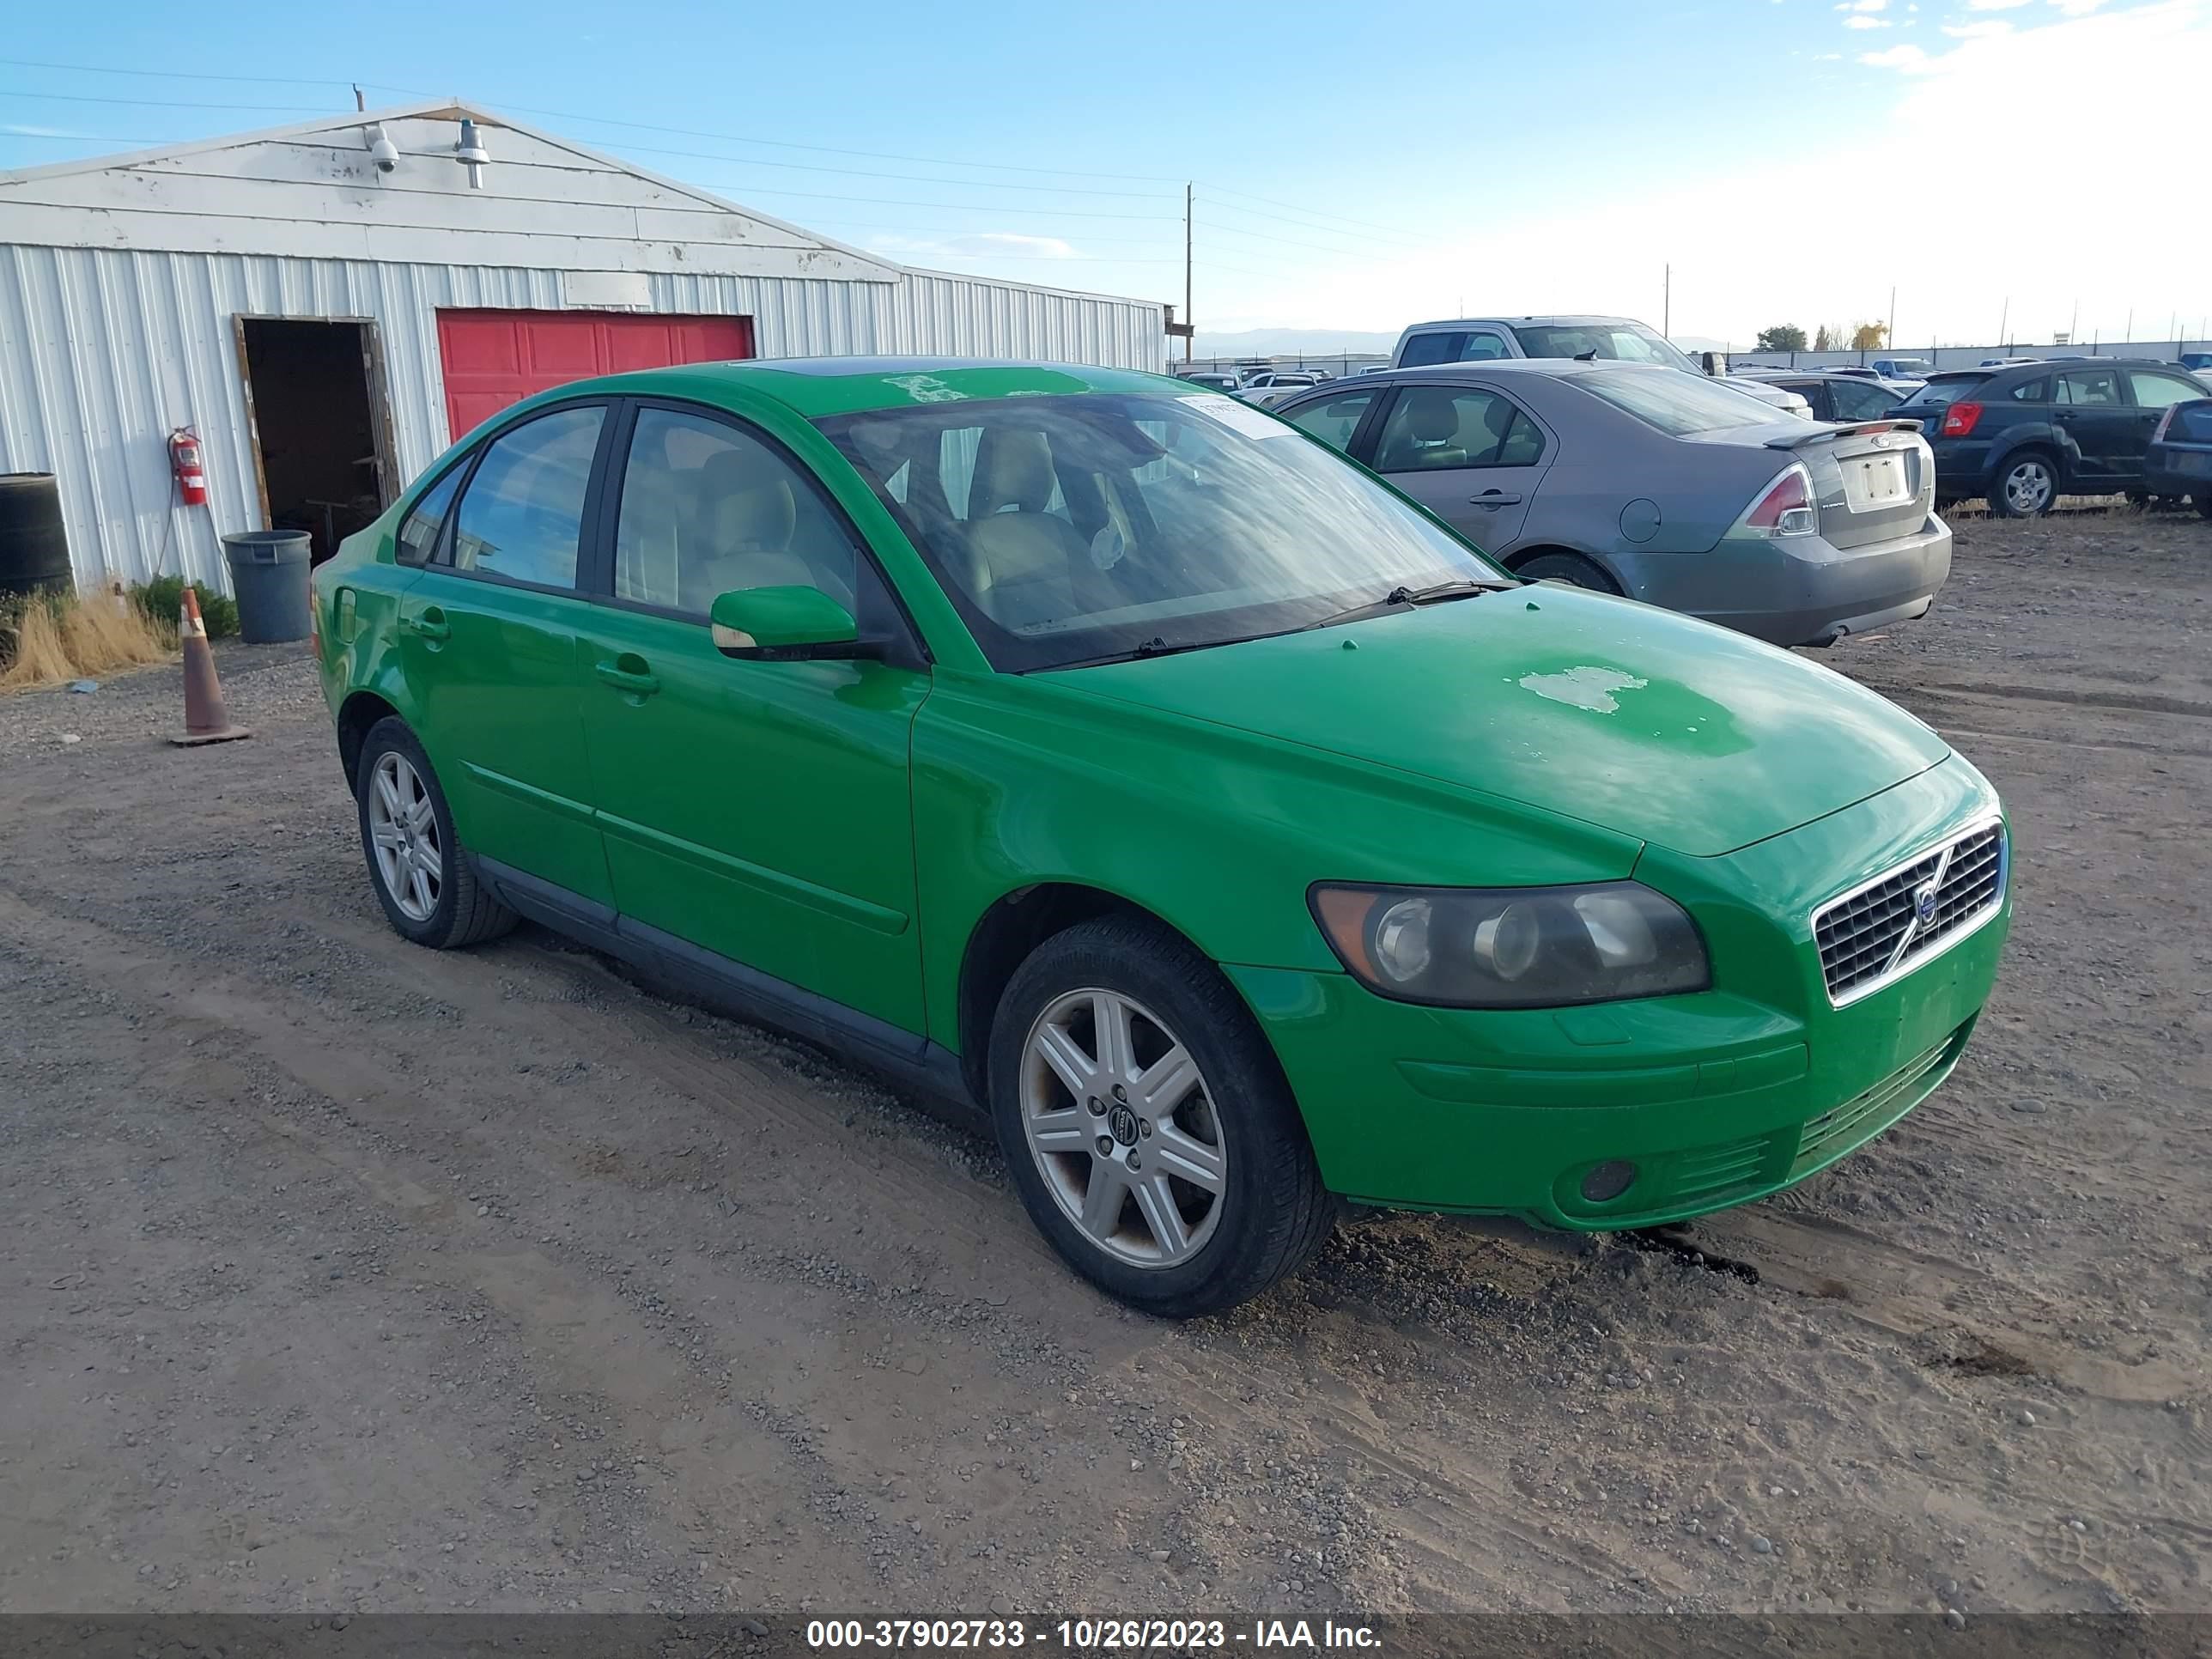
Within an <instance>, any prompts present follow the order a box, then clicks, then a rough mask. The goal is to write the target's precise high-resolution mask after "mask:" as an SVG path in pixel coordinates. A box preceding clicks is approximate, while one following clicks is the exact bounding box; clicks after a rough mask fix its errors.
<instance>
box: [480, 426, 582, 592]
mask: <svg viewBox="0 0 2212 1659" xmlns="http://www.w3.org/2000/svg"><path fill="white" fill-rule="evenodd" d="M606 417H607V411H606V410H605V408H603V407H601V406H599V405H598V404H592V405H590V406H587V407H585V408H581V409H562V410H555V411H554V412H553V413H552V414H550V415H541V416H538V418H537V419H535V420H532V421H525V422H523V423H522V424H521V425H520V426H517V427H510V428H508V429H507V431H505V432H502V433H501V434H500V435H499V436H498V437H496V438H495V439H493V440H492V441H491V442H490V443H489V445H487V446H486V447H485V449H484V456H483V460H482V461H481V462H480V463H478V464H477V471H476V476H475V477H472V478H471V479H470V480H469V488H468V493H467V494H465V495H463V496H462V497H461V507H460V513H459V517H458V518H457V519H456V520H455V521H454V526H453V547H452V549H451V550H450V552H449V553H448V555H447V556H448V557H449V558H450V559H451V560H452V562H453V567H454V568H456V569H459V570H474V571H478V572H481V573H483V574H486V575H493V576H502V577H505V578H506V579H507V580H509V581H518V582H531V583H534V584H536V585H537V586H543V587H574V586H575V585H576V547H577V544H578V542H579V541H580V540H581V539H582V536H583V528H584V494H585V491H586V489H589V488H590V485H591V482H592V456H593V455H594V454H595V453H597V451H598V449H599V428H600V427H601V426H602V425H603V424H604V423H605V421H606Z"/></svg>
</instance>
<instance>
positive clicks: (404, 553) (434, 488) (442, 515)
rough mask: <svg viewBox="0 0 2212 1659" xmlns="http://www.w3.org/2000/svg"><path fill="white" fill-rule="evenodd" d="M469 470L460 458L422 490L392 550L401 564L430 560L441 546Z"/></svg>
mask: <svg viewBox="0 0 2212 1659" xmlns="http://www.w3.org/2000/svg"><path fill="white" fill-rule="evenodd" d="M468 470H469V464H468V463H467V462H466V461H465V460H464V461H461V462H459V463H457V464H456V465H454V466H453V469H452V470H451V471H448V472H447V474H446V476H445V477H442V478H441V479H439V480H438V482H437V483H435V484H433V485H431V486H430V488H429V489H427V490H425V491H424V492H423V495H422V500H420V501H416V503H415V506H414V509H413V510H412V511H411V512H410V513H408V515H407V518H406V520H405V521H404V523H403V524H401V525H400V526H399V537H398V545H397V546H396V547H395V548H394V549H393V550H392V557H394V558H395V559H397V560H398V562H400V563H402V564H428V562H430V557H431V556H432V555H433V554H435V552H436V551H437V550H438V538H439V536H440V535H441V533H442V532H444V530H445V528H446V515H447V513H450V512H452V511H453V495H454V494H455V492H456V491H458V490H459V489H460V487H461V477H462V475H463V474H465V473H466V472H467V471H468Z"/></svg>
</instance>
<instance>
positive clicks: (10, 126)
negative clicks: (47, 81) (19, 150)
mask: <svg viewBox="0 0 2212 1659" xmlns="http://www.w3.org/2000/svg"><path fill="white" fill-rule="evenodd" d="M0 132H4V133H7V134H9V136H10V137H16V138H89V137H92V136H93V135H92V134H90V133H88V132H76V131H71V130H70V128H68V127H33V126H27V125H24V124H23V123H22V122H21V121H0Z"/></svg>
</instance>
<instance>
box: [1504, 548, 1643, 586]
mask: <svg viewBox="0 0 2212 1659" xmlns="http://www.w3.org/2000/svg"><path fill="white" fill-rule="evenodd" d="M1513 574H1515V575H1516V576H1518V577H1520V578H1521V579H1522V580H1523V581H1531V582H1541V581H1554V582H1571V583H1572V584H1574V586H1577V587H1587V588H1589V590H1590V592H1593V593H1618V592H1620V583H1619V582H1617V581H1615V580H1613V578H1612V576H1611V575H1609V574H1607V572H1606V569H1605V568H1604V567H1603V566H1602V565H1600V564H1599V563H1597V562H1596V561H1595V560H1593V559H1586V558H1584V557H1583V556H1582V555H1581V554H1579V553H1539V554H1537V555H1536V556H1535V557H1534V558H1531V559H1523V560H1522V562H1520V563H1519V564H1516V565H1515V566H1514V567H1513Z"/></svg>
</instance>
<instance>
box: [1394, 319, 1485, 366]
mask: <svg viewBox="0 0 2212 1659" xmlns="http://www.w3.org/2000/svg"><path fill="white" fill-rule="evenodd" d="M1505 355H1506V352H1505V342H1504V338H1503V337H1500V336H1499V335H1498V334H1497V333H1495V332H1493V331H1491V330H1489V329H1486V328H1478V329H1465V328H1440V329H1434V330H1431V331H1430V332H1428V333H1426V334H1416V335H1415V336H1414V337H1413V338H1412V339H1410V340H1408V341H1407V342H1406V353H1405V356H1402V357H1401V358H1400V359H1399V360H1398V367H1400V368H1425V367H1426V366H1428V365H1430V364H1431V363H1482V362H1492V361H1493V360H1495V359H1497V358H1499V357H1503V356H1505Z"/></svg>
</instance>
